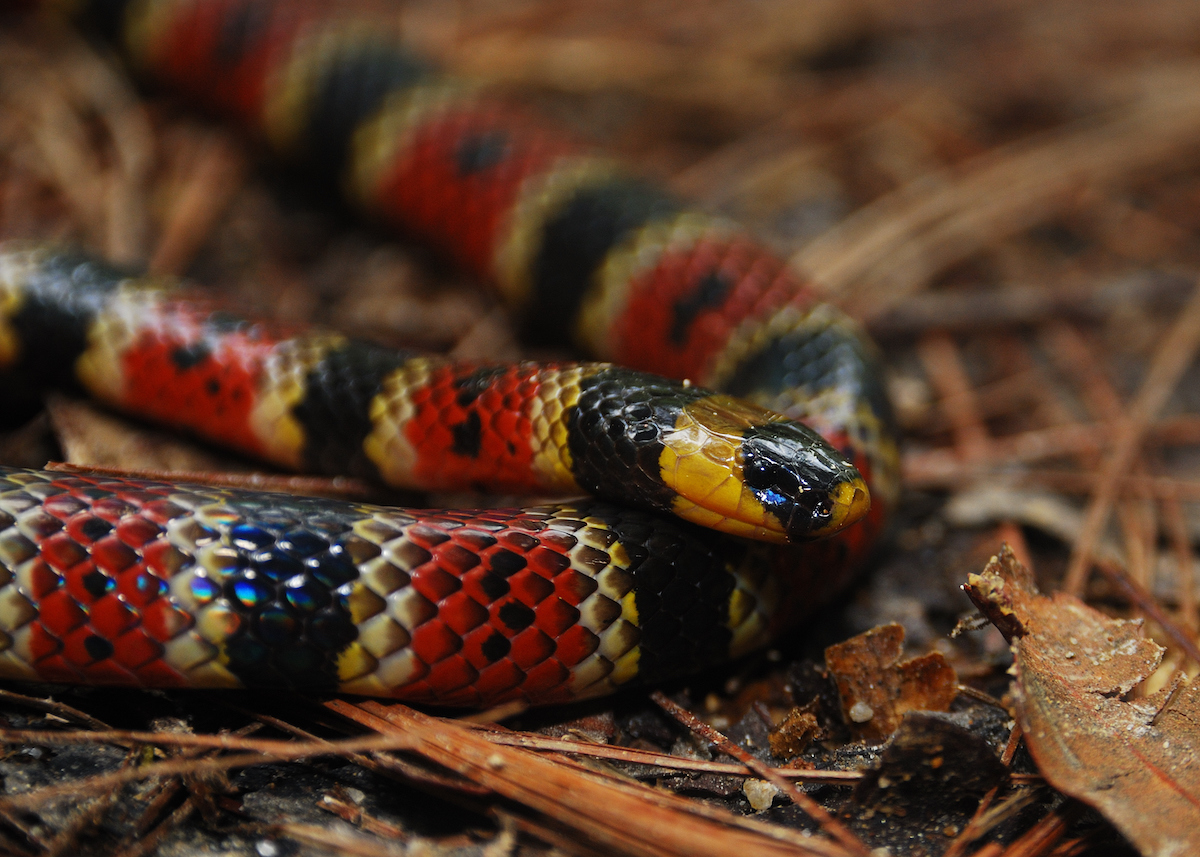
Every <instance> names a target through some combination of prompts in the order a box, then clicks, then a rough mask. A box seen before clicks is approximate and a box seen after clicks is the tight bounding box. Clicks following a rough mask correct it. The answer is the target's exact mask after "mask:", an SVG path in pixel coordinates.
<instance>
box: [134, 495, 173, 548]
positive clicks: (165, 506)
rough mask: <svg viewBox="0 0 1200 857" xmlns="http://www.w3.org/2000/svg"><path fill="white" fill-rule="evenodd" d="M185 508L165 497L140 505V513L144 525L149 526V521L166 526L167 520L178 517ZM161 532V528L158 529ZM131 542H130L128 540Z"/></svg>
mask: <svg viewBox="0 0 1200 857" xmlns="http://www.w3.org/2000/svg"><path fill="white" fill-rule="evenodd" d="M186 511H187V510H186V509H184V508H183V507H182V506H180V505H178V504H177V503H174V502H172V501H171V500H168V499H166V498H165V497H164V498H162V499H159V500H151V501H150V502H149V503H147V504H146V505H144V506H142V513H141V515H140V517H141V518H143V519H144V520H145V521H146V524H145V526H147V527H149V526H150V522H153V523H154V524H158V525H160V527H161V526H166V524H167V522H168V521H171V520H174V519H175V518H178V517H179V516H180V515H182V514H184V513H185V512H186ZM160 532H161V529H160ZM130 544H132V542H130Z"/></svg>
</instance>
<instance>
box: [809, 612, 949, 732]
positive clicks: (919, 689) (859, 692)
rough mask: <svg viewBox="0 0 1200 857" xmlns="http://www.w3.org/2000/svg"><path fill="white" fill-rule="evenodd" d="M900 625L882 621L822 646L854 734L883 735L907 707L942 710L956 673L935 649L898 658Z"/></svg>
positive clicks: (893, 727)
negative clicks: (886, 623)
mask: <svg viewBox="0 0 1200 857" xmlns="http://www.w3.org/2000/svg"><path fill="white" fill-rule="evenodd" d="M903 644H904V628H902V627H901V626H900V625H896V624H892V625H881V626H879V627H878V628H872V629H871V630H870V631H867V632H866V633H864V634H859V635H858V636H857V637H851V638H850V639H849V640H846V641H845V642H844V643H838V644H837V645H835V646H830V647H829V648H827V649H826V650H825V667H826V669H828V670H829V673H830V675H831V676H832V677H833V680H834V682H835V683H836V684H837V689H838V696H839V697H840V699H841V703H842V716H843V718H844V719H845V721H846V723H847V724H848V725H849V726H850V728H851V730H852V731H853V732H854V734H855V736H856V737H857V738H860V739H861V740H863V741H868V742H872V743H879V742H880V741H885V740H887V738H888V736H890V735H891V734H892V733H893V732H895V731H896V729H897V727H899V725H900V719H901V718H902V717H903V716H904V714H905V713H906V712H909V711H947V710H948V709H949V708H950V703H951V702H953V701H954V697H955V696H956V695H957V694H958V677H957V676H956V675H955V673H954V668H953V667H951V666H950V665H949V664H948V663H946V659H945V658H944V657H943V656H942V654H941V653H940V652H931V653H930V654H927V655H922V656H921V657H918V658H913V659H911V660H907V661H903V662H902V661H900V654H901V652H902V651H903Z"/></svg>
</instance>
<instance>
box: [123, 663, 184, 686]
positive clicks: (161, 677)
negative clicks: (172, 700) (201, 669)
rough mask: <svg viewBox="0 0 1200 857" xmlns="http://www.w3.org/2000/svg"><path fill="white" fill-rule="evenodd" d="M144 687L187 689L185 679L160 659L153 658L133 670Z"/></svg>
mask: <svg viewBox="0 0 1200 857" xmlns="http://www.w3.org/2000/svg"><path fill="white" fill-rule="evenodd" d="M135 672H136V674H137V677H138V681H140V682H141V683H142V684H144V685H145V686H146V687H187V683H188V682H187V679H186V678H185V677H184V676H183V675H182V674H181V673H180V672H179V671H178V670H176V669H174V668H173V667H171V666H170V665H169V664H167V663H166V662H165V661H164V660H162V658H155V659H154V660H151V661H149V662H148V663H145V664H142V666H140V667H138V668H137V669H136V670H135Z"/></svg>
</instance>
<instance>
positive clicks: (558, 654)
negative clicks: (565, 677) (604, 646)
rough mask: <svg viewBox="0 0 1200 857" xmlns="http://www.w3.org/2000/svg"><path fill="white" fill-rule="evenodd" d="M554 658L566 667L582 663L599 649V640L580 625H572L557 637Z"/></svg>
mask: <svg viewBox="0 0 1200 857" xmlns="http://www.w3.org/2000/svg"><path fill="white" fill-rule="evenodd" d="M557 642H558V648H557V649H556V650H555V652H554V657H555V658H557V659H558V660H559V661H561V662H562V663H563V664H564V665H566V666H568V667H573V666H575V665H577V664H579V663H580V662H582V661H583V659H584V658H586V657H588V656H589V655H591V654H592V653H593V652H595V651H596V649H598V648H599V647H600V638H599V637H597V636H596V635H595V634H593V633H592V632H591V631H589V630H588V629H587V628H585V627H583V626H582V625H574V626H572V627H570V628H568V629H567V630H565V631H563V633H561V634H559V635H558V639H557Z"/></svg>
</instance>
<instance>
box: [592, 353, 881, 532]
mask: <svg viewBox="0 0 1200 857" xmlns="http://www.w3.org/2000/svg"><path fill="white" fill-rule="evenodd" d="M582 386H583V388H582V390H581V395H580V398H579V401H578V406H577V409H576V416H575V417H574V418H573V420H572V423H573V425H572V431H571V432H570V433H569V436H570V437H571V439H572V440H571V455H572V468H573V471H574V474H575V477H576V479H577V480H578V482H579V484H580V487H583V488H585V489H587V490H589V491H593V492H594V493H597V494H599V495H601V496H604V497H606V498H609V499H614V500H618V501H620V502H624V503H631V504H635V505H639V506H642V507H648V508H653V509H658V510H662V511H667V512H671V513H672V514H674V515H676V516H677V517H680V518H683V519H685V520H688V521H691V522H693V523H696V524H700V525H702V526H705V527H709V528H711V529H715V530H720V531H722V532H726V533H730V534H733V535H738V536H744V537H747V538H752V539H757V540H760V541H768V542H775V543H780V544H784V543H789V542H796V541H802V540H807V539H812V538H819V537H822V536H828V535H832V534H833V533H836V532H837V531H838V530H841V529H842V528H844V527H846V526H849V525H850V524H852V523H854V522H855V521H857V520H859V519H860V518H862V517H863V516H864V515H865V514H866V513H867V510H868V509H869V508H870V503H871V501H870V496H869V494H868V491H867V486H866V483H865V482H864V481H863V478H862V476H861V475H860V474H859V472H858V471H857V470H856V469H855V468H854V466H853V465H851V464H849V463H847V462H846V461H845V460H844V459H843V458H842V456H841V455H840V454H839V453H838V452H837V451H836V450H834V448H833V447H832V446H830V445H829V444H828V443H826V441H825V440H823V439H822V438H821V436H820V435H818V434H817V433H816V432H814V431H812V430H811V429H809V428H807V427H805V426H803V425H801V424H799V423H796V422H792V421H790V420H788V419H786V418H785V417H782V416H780V415H779V414H776V413H774V412H772V411H768V410H765V409H763V408H759V407H756V406H754V405H750V404H747V403H745V402H742V401H740V400H738V399H734V398H733V397H731V396H727V395H723V394H720V393H712V392H709V391H706V390H703V389H700V388H697V387H690V386H687V385H685V384H678V383H675V382H671V381H666V380H664V379H662V378H656V377H654V376H648V375H642V374H641V373H636V372H632V371H630V370H624V369H614V368H606V369H605V370H604V371H602V372H599V373H597V374H596V375H594V376H592V377H590V378H588V379H587V380H585V382H584V384H583V385H582Z"/></svg>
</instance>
